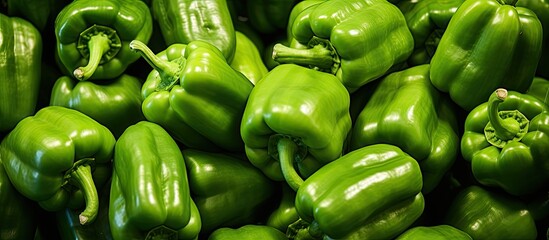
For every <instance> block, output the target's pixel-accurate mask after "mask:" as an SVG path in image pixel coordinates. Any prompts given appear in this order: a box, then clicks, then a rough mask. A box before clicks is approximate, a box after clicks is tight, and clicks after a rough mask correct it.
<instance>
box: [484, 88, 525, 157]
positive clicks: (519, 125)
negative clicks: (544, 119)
mask: <svg viewBox="0 0 549 240" xmlns="http://www.w3.org/2000/svg"><path fill="white" fill-rule="evenodd" d="M507 95H508V92H507V90H506V89H503V88H498V89H496V91H494V93H493V94H492V95H491V96H490V98H489V99H488V119H489V122H488V124H487V125H486V127H485V128H484V135H485V136H486V140H487V141H488V142H489V143H491V144H492V145H494V146H496V147H500V148H501V147H503V146H505V144H507V143H508V142H510V141H520V140H521V139H522V137H524V135H525V134H526V133H527V132H528V123H529V120H528V119H527V118H526V117H525V116H524V115H523V114H522V113H521V112H519V111H518V110H514V111H499V109H498V107H499V104H500V103H502V102H503V101H505V99H506V98H507Z"/></svg>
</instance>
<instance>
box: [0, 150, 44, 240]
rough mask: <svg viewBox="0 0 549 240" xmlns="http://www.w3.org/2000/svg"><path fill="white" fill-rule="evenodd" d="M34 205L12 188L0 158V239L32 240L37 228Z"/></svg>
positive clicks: (0, 157)
mask: <svg viewBox="0 0 549 240" xmlns="http://www.w3.org/2000/svg"><path fill="white" fill-rule="evenodd" d="M35 204H36V203H35V202H33V201H31V200H29V199H28V198H26V197H24V196H23V195H21V194H20V193H19V192H17V190H16V189H15V188H14V187H13V185H12V184H11V182H10V179H9V178H8V175H7V173H6V171H5V170H4V164H3V163H2V156H0V205H1V206H2V207H1V208H0V239H4V240H17V239H21V240H24V239H33V238H34V234H35V230H36V228H37V226H38V223H37V218H36V216H35V215H34V214H35V212H36V207H37V206H36V205H35Z"/></svg>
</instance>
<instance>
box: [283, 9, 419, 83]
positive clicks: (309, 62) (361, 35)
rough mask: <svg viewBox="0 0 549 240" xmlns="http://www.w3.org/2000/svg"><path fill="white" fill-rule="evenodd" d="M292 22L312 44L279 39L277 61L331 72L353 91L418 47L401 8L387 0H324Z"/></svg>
mask: <svg viewBox="0 0 549 240" xmlns="http://www.w3.org/2000/svg"><path fill="white" fill-rule="evenodd" d="M289 24H292V27H291V31H292V37H293V38H295V40H296V41H298V42H299V43H301V44H303V45H305V46H308V48H307V49H293V48H289V47H286V46H284V45H282V44H276V45H275V46H274V48H273V58H274V60H275V61H277V62H279V63H295V64H299V65H304V66H309V67H311V68H314V69H318V70H320V71H326V72H330V73H333V74H335V75H336V76H337V77H338V78H339V79H340V80H341V82H342V83H343V85H345V87H347V89H348V90H349V91H351V92H352V91H355V90H356V89H358V88H359V87H361V86H363V85H365V84H366V83H368V82H371V81H374V80H375V79H377V78H379V77H381V76H383V75H384V74H386V73H388V72H390V71H392V70H393V69H394V68H399V67H400V65H401V63H404V62H405V61H406V59H408V57H409V56H410V54H411V53H412V51H413V49H414V39H413V37H412V34H411V33H410V30H409V29H408V26H407V25H406V20H405V19H404V16H403V14H402V12H401V11H400V10H399V9H398V8H397V7H396V6H395V5H393V4H391V3H389V2H387V1H386V0H352V1H349V0H335V1H326V2H323V3H320V4H316V5H313V6H311V7H308V8H305V9H304V10H303V11H302V12H301V13H300V14H299V15H298V16H297V18H296V19H295V21H294V22H293V23H289ZM380 29H383V31H380ZM359 43H360V44H359Z"/></svg>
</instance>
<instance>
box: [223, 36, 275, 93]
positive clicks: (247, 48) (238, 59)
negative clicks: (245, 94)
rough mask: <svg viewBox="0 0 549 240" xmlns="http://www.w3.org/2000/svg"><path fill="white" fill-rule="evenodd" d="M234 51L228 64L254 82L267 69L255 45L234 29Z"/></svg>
mask: <svg viewBox="0 0 549 240" xmlns="http://www.w3.org/2000/svg"><path fill="white" fill-rule="evenodd" d="M235 34H236V51H235V54H234V58H233V61H232V62H231V64H230V66H231V67H232V68H233V69H235V70H237V71H239V72H241V73H242V74H244V76H246V78H248V80H250V82H251V83H252V84H254V85H255V84H256V83H257V82H258V81H259V80H261V78H262V77H263V76H264V75H265V74H267V72H268V71H269V70H267V67H266V66H265V64H264V63H263V59H262V58H261V53H259V50H258V49H257V47H256V45H255V44H254V42H252V40H250V39H249V38H248V37H247V36H246V35H244V34H243V33H241V32H239V31H236V33H235Z"/></svg>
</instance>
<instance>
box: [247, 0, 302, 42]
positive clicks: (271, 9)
mask: <svg viewBox="0 0 549 240" xmlns="http://www.w3.org/2000/svg"><path fill="white" fill-rule="evenodd" d="M244 1H245V2H246V13H247V15H246V16H247V17H248V21H249V22H250V24H251V26H252V27H253V28H254V29H255V30H256V31H258V32H260V33H262V34H277V33H279V32H284V31H285V30H286V27H287V25H288V19H289V17H290V12H291V11H292V8H293V7H294V5H295V4H297V3H298V2H300V0H260V1H258V0H244Z"/></svg>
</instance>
